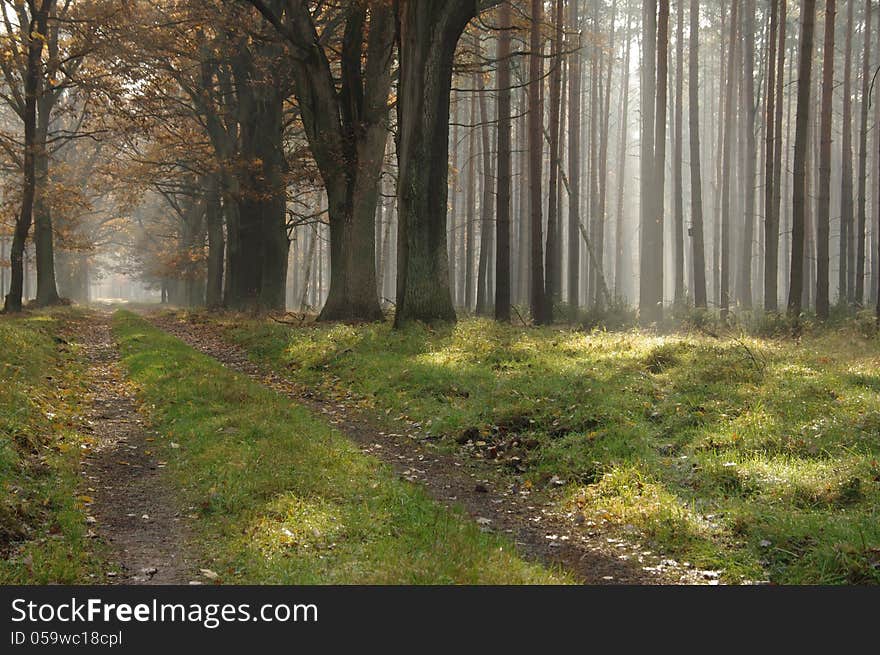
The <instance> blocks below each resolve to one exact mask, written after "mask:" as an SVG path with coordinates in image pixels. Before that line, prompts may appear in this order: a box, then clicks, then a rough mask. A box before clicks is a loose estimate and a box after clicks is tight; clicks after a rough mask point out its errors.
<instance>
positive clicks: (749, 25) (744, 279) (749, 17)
mask: <svg viewBox="0 0 880 655" xmlns="http://www.w3.org/2000/svg"><path fill="white" fill-rule="evenodd" d="M744 9H745V11H744V12H743V15H742V21H743V22H742V27H743V35H742V43H743V74H744V78H743V94H742V96H743V107H742V112H743V123H744V132H745V148H744V152H743V157H744V165H743V171H742V175H743V177H744V178H745V179H744V187H745V193H744V194H743V203H744V211H743V230H742V239H741V242H740V256H739V269H738V271H739V275H738V284H737V300H738V301H739V304H740V306H741V307H743V308H744V309H751V307H752V241H753V239H754V232H755V166H756V158H757V146H756V143H755V113H756V110H757V107H756V105H755V0H746V5H745V8H744Z"/></svg>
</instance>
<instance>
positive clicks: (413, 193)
mask: <svg viewBox="0 0 880 655" xmlns="http://www.w3.org/2000/svg"><path fill="white" fill-rule="evenodd" d="M482 4H483V3H480V2H478V1H477V0H418V1H416V0H399V1H398V3H397V18H398V30H399V37H398V38H399V50H400V53H399V56H400V73H399V76H400V81H399V84H398V101H397V120H398V135H397V160H398V186H397V189H398V192H397V194H398V212H399V213H398V220H399V224H398V266H397V313H396V315H395V325H396V326H401V325H403V324H404V323H406V322H409V321H413V320H420V321H426V322H433V321H454V320H455V310H454V308H453V306H452V294H451V293H450V290H449V262H448V258H447V253H446V200H447V192H448V182H447V178H448V171H447V170H446V169H447V163H446V162H447V160H448V155H449V96H450V87H451V84H452V60H453V57H454V56H455V48H456V45H457V44H458V40H459V38H460V37H461V34H462V32H463V31H464V28H465V27H466V26H467V24H468V22H469V21H470V20H471V19H472V18H473V17H474V16H476V15H477V13H479V11H480V10H481V8H482ZM486 4H487V5H488V4H489V3H486ZM438 162H440V170H438V168H437V166H438Z"/></svg>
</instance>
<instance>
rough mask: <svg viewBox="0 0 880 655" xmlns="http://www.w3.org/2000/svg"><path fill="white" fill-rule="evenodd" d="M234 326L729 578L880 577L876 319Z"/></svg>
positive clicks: (233, 334)
mask: <svg viewBox="0 0 880 655" xmlns="http://www.w3.org/2000/svg"><path fill="white" fill-rule="evenodd" d="M196 320H198V319H196ZM223 326H224V328H225V329H226V330H227V333H228V335H229V336H230V338H232V339H233V340H235V341H237V342H238V343H240V344H242V345H243V346H245V347H246V348H247V349H248V350H249V351H250V353H251V354H252V356H253V357H255V358H256V359H258V360H262V361H264V362H266V363H268V364H269V365H271V366H273V367H274V368H276V369H277V370H279V371H283V372H284V373H285V374H286V375H288V376H289V377H290V378H291V379H293V380H294V381H296V382H298V383H300V384H302V385H304V386H308V387H310V388H313V389H316V390H318V391H319V392H320V393H322V394H323V395H325V396H327V397H330V398H335V397H341V396H345V395H346V394H353V395H354V397H355V399H356V400H357V402H358V403H359V404H360V405H361V406H363V407H367V408H370V409H372V411H374V412H375V414H376V415H377V416H378V417H381V418H382V419H383V420H387V421H389V422H390V423H394V422H395V420H396V419H407V420H411V421H414V422H417V423H420V424H421V426H422V428H423V429H424V430H425V431H427V432H428V433H431V434H433V435H435V436H440V437H443V438H444V439H443V441H442V442H443V443H444V444H445V446H446V447H449V448H454V447H462V448H465V449H466V450H468V451H470V452H471V453H472V454H473V455H474V456H477V457H484V458H486V459H487V461H491V462H493V463H496V464H498V468H499V470H504V471H506V472H507V473H505V475H516V474H517V473H515V472H512V471H513V469H511V467H509V466H504V465H503V464H504V463H507V464H510V463H511V462H514V463H516V462H517V461H518V462H519V473H518V474H519V477H521V478H523V482H524V483H525V484H531V485H534V486H537V487H541V486H545V485H546V486H548V487H549V488H554V487H555V484H553V483H556V482H557V481H558V480H556V479H554V476H555V477H556V478H557V479H561V480H563V481H564V482H565V484H564V485H563V486H562V488H561V489H559V490H558V491H557V492H555V497H556V499H557V502H558V505H559V507H560V508H562V509H566V510H569V511H570V510H572V509H575V510H577V511H581V512H583V513H584V515H585V518H586V519H588V521H591V522H592V523H594V524H597V525H600V526H603V527H604V529H607V530H611V531H619V532H620V533H621V534H634V533H635V534H639V535H641V536H640V539H642V540H647V541H648V543H650V544H652V546H653V547H654V548H656V549H657V550H659V551H661V552H663V553H665V554H667V555H669V556H673V557H676V558H679V559H681V560H686V561H689V562H691V563H693V564H695V565H698V566H701V567H704V568H717V569H721V570H722V571H723V579H724V580H726V581H728V582H738V581H743V580H765V579H769V580H770V581H772V582H776V583H783V584H792V583H805V584H812V583H822V584H842V583H875V584H876V583H878V582H880V512H878V508H880V465H878V463H877V462H878V460H880V368H878V364H880V340H878V338H877V337H876V336H870V331H865V330H863V329H861V326H859V325H857V324H851V325H850V326H845V325H844V326H839V327H837V328H835V329H834V330H827V331H822V330H818V329H811V330H809V331H808V333H807V334H805V335H804V336H803V337H802V339H801V340H799V341H795V340H790V339H779V338H775V339H761V338H752V337H747V336H742V335H734V334H732V333H728V336H724V337H721V338H713V337H710V336H704V335H699V334H698V335H694V334H668V335H659V334H655V333H651V332H641V331H635V330H632V331H627V332H616V333H606V332H599V331H596V332H578V331H571V330H563V329H557V328H544V329H520V328H512V327H505V326H499V325H496V324H494V323H493V322H491V321H486V320H478V319H469V320H465V321H462V322H460V323H459V324H458V325H456V326H454V327H452V326H450V327H443V328H437V329H429V328H425V327H420V326H411V327H408V328H406V329H404V330H403V331H400V332H395V331H392V330H391V329H390V327H389V326H387V325H366V326H357V327H352V326H345V325H335V326H309V327H304V328H293V329H292V328H289V327H287V326H283V325H279V324H276V323H269V322H260V321H253V320H245V319H241V318H240V317H237V318H236V319H235V320H232V321H227V322H225V323H223ZM462 442H464V445H463V446H459V445H458V444H460V443H462ZM514 457H515V458H519V460H515V459H512V458H514Z"/></svg>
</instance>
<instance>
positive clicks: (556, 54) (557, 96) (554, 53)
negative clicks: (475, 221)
mask: <svg viewBox="0 0 880 655" xmlns="http://www.w3.org/2000/svg"><path fill="white" fill-rule="evenodd" d="M564 20H565V18H564V5H563V2H562V0H556V11H555V15H554V29H553V40H552V45H551V52H550V61H551V64H550V65H551V66H552V68H551V71H550V119H549V130H550V175H549V179H548V181H547V247H546V249H545V253H544V255H545V258H546V264H545V266H544V275H545V279H544V285H545V287H546V289H545V292H544V293H545V295H546V297H547V300H546V302H547V303H551V306H552V303H553V301H554V300H555V297H554V289H555V288H556V286H557V276H558V275H559V271H558V270H557V262H558V254H557V251H558V249H559V240H560V237H559V234H558V233H557V231H556V228H557V226H558V224H559V220H558V219H559V198H560V195H559V193H558V191H559V186H560V184H559V171H560V157H559V139H560V136H561V130H560V120H559V119H560V115H561V113H562V96H561V93H562V38H563V31H564V27H565V25H564Z"/></svg>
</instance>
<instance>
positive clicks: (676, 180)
mask: <svg viewBox="0 0 880 655" xmlns="http://www.w3.org/2000/svg"><path fill="white" fill-rule="evenodd" d="M675 11H676V21H675V24H676V29H675V35H676V36H675V41H676V43H675V123H674V125H673V128H672V150H673V154H672V199H673V221H674V225H673V235H674V238H673V253H674V256H675V263H674V271H675V274H674V294H673V301H674V303H675V306H676V307H681V306H683V305H684V198H683V192H682V186H683V185H682V160H683V158H684V157H683V143H682V140H683V138H682V134H683V132H684V116H683V115H684V112H683V111H682V110H683V98H682V96H683V95H684V93H683V92H684V2H679V4H678V6H677V7H676V9H675Z"/></svg>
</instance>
